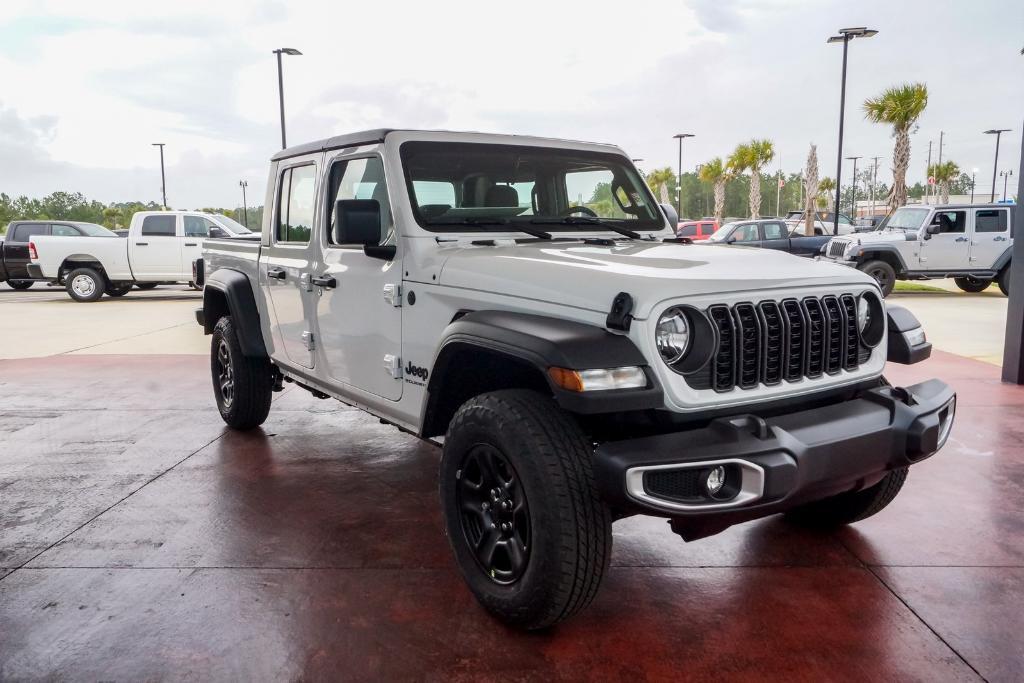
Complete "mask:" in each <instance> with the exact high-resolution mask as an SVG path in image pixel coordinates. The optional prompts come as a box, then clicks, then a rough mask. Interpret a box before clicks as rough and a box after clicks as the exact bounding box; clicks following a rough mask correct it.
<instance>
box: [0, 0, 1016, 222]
mask: <svg viewBox="0 0 1024 683" xmlns="http://www.w3.org/2000/svg"><path fill="white" fill-rule="evenodd" d="M3 5H4V10H3V12H2V15H0V191H2V192H6V193H7V194H10V195H20V194H27V195H30V196H41V195H44V194H47V193H49V192H51V191H54V190H66V191H80V192H83V193H85V194H86V195H87V196H89V197H90V198H95V199H99V200H101V201H104V202H109V201H122V200H135V199H138V200H143V201H148V200H156V201H159V196H160V169H159V156H158V152H157V150H156V148H154V147H151V146H150V143H152V142H164V143H167V148H166V154H167V195H168V201H169V203H170V204H171V205H172V206H174V207H177V208H192V207H200V206H211V205H212V206H236V205H238V204H239V203H240V200H241V197H240V193H239V188H238V181H239V180H241V179H244V180H246V181H248V183H249V201H250V203H251V204H259V203H262V201H263V193H264V188H265V183H266V162H267V159H268V158H269V157H270V155H271V154H273V153H274V152H275V151H276V150H277V148H278V147H279V146H280V133H279V129H278V111H277V73H276V66H275V62H274V56H273V55H272V54H271V50H272V49H273V48H276V47H295V48H298V49H300V50H302V51H303V53H304V55H303V56H299V57H286V58H285V95H286V108H287V118H288V138H289V141H290V142H291V143H292V144H297V143H300V142H304V141H309V140H312V139H317V138H322V137H326V136H328V135H332V134H338V133H344V132H350V131H354V130H361V129H365V128H376V127H404V128H443V129H454V130H478V131H485V132H500V133H522V134H531V135H542V136H552V137H565V138H572V139H581V140H592V141H599V142H613V143H616V144H618V145H620V146H622V147H623V148H624V149H625V150H626V151H627V152H628V153H629V154H630V155H631V156H633V157H641V158H643V159H644V162H643V163H642V164H640V166H641V167H642V168H644V169H650V168H653V167H655V166H665V165H672V166H673V167H674V166H675V163H676V142H675V141H674V140H673V139H672V135H673V134H674V133H677V132H690V133H694V134H696V136H697V137H696V138H694V139H692V140H688V141H687V142H686V143H685V145H684V149H683V155H684V156H683V165H684V167H685V168H687V169H692V168H693V166H695V165H696V164H697V163H699V162H703V161H705V160H707V159H708V158H710V157H712V156H715V155H723V156H724V155H727V154H728V153H729V152H730V151H731V149H732V148H733V147H734V146H735V145H736V143H737V142H741V141H745V140H748V139H750V138H751V137H766V138H769V139H771V140H773V141H774V142H775V145H776V149H777V151H778V162H779V163H781V167H782V169H783V170H784V171H787V172H794V171H798V170H799V169H800V168H801V167H802V166H803V163H804V159H805V158H806V155H807V149H808V144H809V143H811V142H813V143H816V144H817V145H818V153H819V160H820V164H821V172H822V174H823V175H829V176H834V174H835V155H836V138H837V123H838V115H839V75H840V68H841V57H842V47H841V46H840V45H828V44H826V42H825V40H826V38H828V36H829V35H830V34H832V33H834V32H835V31H836V29H839V28H841V27H844V26H865V25H866V26H870V27H872V28H876V29H878V30H879V34H878V35H877V36H875V37H874V38H871V39H866V40H857V41H854V42H853V43H852V44H851V46H850V64H849V80H848V91H847V126H846V131H847V132H846V142H845V150H844V152H845V155H848V156H852V155H860V156H863V157H865V159H864V160H862V161H861V162H860V163H861V164H863V163H869V162H867V158H869V157H873V156H881V157H883V159H882V161H881V162H880V168H879V179H880V180H882V179H884V180H886V181H888V180H889V179H890V178H891V172H890V167H889V157H890V156H891V153H892V139H891V137H890V134H889V130H887V129H886V128H885V127H883V126H879V125H872V124H869V123H867V122H866V121H865V120H864V118H863V114H862V111H861V106H860V105H861V103H862V102H863V100H864V99H865V98H866V97H868V96H870V95H874V94H876V93H878V92H880V91H882V90H883V89H884V88H886V87H887V86H890V85H894V84H898V83H902V82H909V81H923V82H925V83H926V84H927V85H928V89H929V92H930V102H929V105H928V109H927V111H926V112H925V114H924V116H923V117H922V119H921V121H920V127H919V130H918V132H917V133H916V134H915V135H914V136H913V138H912V155H913V156H912V160H911V172H910V182H911V184H913V182H914V181H915V180H920V179H922V178H923V177H924V169H925V161H926V157H927V150H928V141H929V140H934V141H935V147H934V150H933V155H934V156H935V157H937V156H938V140H939V131H940V130H941V131H945V147H944V152H943V158H944V159H952V160H954V161H956V162H957V163H958V164H960V166H961V168H964V169H966V170H967V171H968V172H970V170H971V169H973V168H975V167H977V168H979V169H980V172H979V173H978V179H977V183H978V190H979V192H987V191H988V190H989V188H990V186H991V174H992V163H993V152H994V146H995V145H994V140H993V136H986V135H983V134H982V131H984V130H986V129H989V128H1012V129H1013V132H1011V133H1009V134H1005V135H1004V136H1003V144H1002V147H1001V153H1000V161H999V168H1000V170H1004V169H1011V168H1012V169H1014V180H1013V183H1014V184H1015V183H1016V175H1017V168H1018V159H1019V154H1020V148H1021V138H1020V131H1021V128H1022V125H1024V121H1022V118H1024V87H1022V86H1024V57H1022V56H1021V55H1020V51H1021V48H1022V47H1024V2H1022V1H1021V0H973V1H972V2H959V1H956V2H952V1H950V2H936V1H935V0H930V1H927V2H906V1H903V0H900V1H896V0H859V1H858V2H856V3H854V2H850V1H849V0H835V1H813V0H803V1H798V0H750V1H743V0H671V1H665V2H647V1H644V0H632V1H631V2H628V3H603V2H593V1H592V0H588V1H582V0H581V1H576V2H568V1H563V2H552V1H551V0H543V1H539V2H535V1H533V0H517V2H514V3H508V4H502V3H487V2H480V0H471V1H467V2H461V1H460V2H454V1H445V2H422V1H419V2H404V1H403V2H389V1H388V0H383V1H380V0H378V1H377V2H362V3H352V2H337V1H333V2H328V1H322V2H317V1H310V2H302V3H297V2H291V3H285V2H274V1H270V0H264V1H260V0H255V1H253V0H246V1H244V2H241V1H240V2H233V1H219V0H218V1H216V2H211V1H210V0H201V1H196V0H175V1H174V2H160V3H149V2H140V1H138V0H134V1H132V2H120V1H114V0H109V1H107V0H90V1H88V2H82V1H81V0H76V1H74V2H46V1H40V0H32V1H28V0H25V1H23V0H3ZM777 167H778V163H776V164H773V168H777ZM850 171H851V169H850V166H849V165H848V162H847V165H844V171H843V176H844V177H843V181H844V183H846V182H849V178H850ZM997 185H998V188H999V190H1000V192H1001V190H1002V182H1001V180H1000V181H998V182H997Z"/></svg>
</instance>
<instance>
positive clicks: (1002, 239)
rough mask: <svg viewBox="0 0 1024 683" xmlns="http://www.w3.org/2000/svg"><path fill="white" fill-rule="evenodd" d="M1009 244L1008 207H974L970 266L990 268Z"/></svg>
mask: <svg viewBox="0 0 1024 683" xmlns="http://www.w3.org/2000/svg"><path fill="white" fill-rule="evenodd" d="M1010 244H1011V242H1010V210H1009V209H974V234H973V235H971V268H991V267H992V266H993V265H995V262H996V261H997V260H998V259H999V257H1000V256H1002V255H1003V252H1005V251H1006V250H1007V249H1009V247H1010Z"/></svg>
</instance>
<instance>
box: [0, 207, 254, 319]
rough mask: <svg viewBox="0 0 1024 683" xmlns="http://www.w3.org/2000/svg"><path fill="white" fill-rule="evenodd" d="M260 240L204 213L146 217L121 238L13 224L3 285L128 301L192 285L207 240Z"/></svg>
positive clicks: (1, 272) (1, 260)
mask: <svg viewBox="0 0 1024 683" xmlns="http://www.w3.org/2000/svg"><path fill="white" fill-rule="evenodd" d="M256 234H257V233H253V232H252V231H250V230H249V229H248V228H246V227H245V226H243V225H241V224H240V223H238V222H237V221H234V220H232V219H231V218H228V217H227V216H224V215H221V214H209V213H203V212H199V211H141V212H139V213H136V214H135V215H134V216H132V221H131V225H130V226H129V228H128V231H127V235H124V236H122V235H119V234H118V233H115V232H114V231H111V230H108V229H106V228H104V227H103V226H101V225H96V224H94V223H79V222H71V221H15V222H13V223H11V224H10V225H9V226H8V229H7V239H6V240H4V242H3V244H2V248H0V252H2V256H0V281H4V280H6V281H7V282H8V284H9V285H10V286H11V287H13V288H15V289H28V288H29V287H31V286H32V285H33V284H34V283H36V282H46V283H55V284H59V285H61V286H63V287H65V288H66V290H67V292H68V295H70V296H71V298H72V299H74V300H75V301H81V302H88V301H96V300H98V299H99V298H100V297H102V296H103V295H104V294H106V295H108V296H114V297H117V296H124V295H125V294H127V293H128V292H129V291H131V288H132V287H133V286H137V287H139V288H140V289H151V288H153V287H156V286H157V285H159V284H161V283H174V282H191V280H192V262H193V261H195V260H196V259H197V258H198V257H199V254H200V253H201V250H202V246H203V240H204V239H205V238H207V237H219V238H235V239H247V238H253V237H254V236H256Z"/></svg>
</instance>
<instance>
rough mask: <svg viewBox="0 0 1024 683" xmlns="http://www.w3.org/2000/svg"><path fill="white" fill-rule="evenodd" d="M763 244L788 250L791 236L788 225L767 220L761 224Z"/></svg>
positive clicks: (780, 249)
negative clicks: (787, 229) (787, 230)
mask: <svg viewBox="0 0 1024 683" xmlns="http://www.w3.org/2000/svg"><path fill="white" fill-rule="evenodd" d="M761 239H762V240H763V241H762V242H761V246H762V247H764V248H765V249H777V250H779V251H787V250H788V249H789V237H788V233H787V232H786V226H785V225H783V224H782V223H781V222H767V223H762V224H761Z"/></svg>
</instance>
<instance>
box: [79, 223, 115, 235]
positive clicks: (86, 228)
mask: <svg viewBox="0 0 1024 683" xmlns="http://www.w3.org/2000/svg"><path fill="white" fill-rule="evenodd" d="M75 225H76V227H77V228H78V229H79V230H81V231H82V232H83V233H85V234H86V235H88V236H89V237H117V233H115V232H112V231H110V230H108V229H106V228H104V227H103V226H102V225H96V224H95V223H76V224H75Z"/></svg>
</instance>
